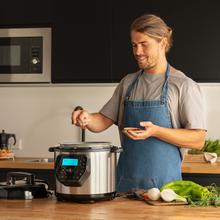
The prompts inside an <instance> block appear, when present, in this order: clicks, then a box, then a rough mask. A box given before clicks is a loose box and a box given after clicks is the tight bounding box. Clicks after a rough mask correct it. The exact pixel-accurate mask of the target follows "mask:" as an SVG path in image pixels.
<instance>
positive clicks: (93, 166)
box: [50, 142, 121, 201]
mask: <svg viewBox="0 0 220 220" xmlns="http://www.w3.org/2000/svg"><path fill="white" fill-rule="evenodd" d="M50 151H51V150H50ZM52 151H54V159H55V175H56V196H57V198H58V199H68V198H69V199H73V200H79V201H82V200H106V199H113V198H114V197H115V192H116V186H115V183H116V165H117V153H119V152H120V151H121V148H119V147H116V146H113V145H111V143H110V142H81V143H75V144H61V145H60V146H58V147H54V148H53V149H52Z"/></svg>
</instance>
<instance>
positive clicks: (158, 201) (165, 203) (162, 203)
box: [144, 199, 188, 206]
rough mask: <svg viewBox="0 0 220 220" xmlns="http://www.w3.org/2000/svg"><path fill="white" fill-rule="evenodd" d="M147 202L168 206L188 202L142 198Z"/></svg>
mask: <svg viewBox="0 0 220 220" xmlns="http://www.w3.org/2000/svg"><path fill="white" fill-rule="evenodd" d="M144 201H145V202H146V203H147V204H150V205H158V206H170V205H187V204H188V203H187V202H175V201H173V202H165V201H162V200H157V201H153V200H148V199H146V200H144Z"/></svg>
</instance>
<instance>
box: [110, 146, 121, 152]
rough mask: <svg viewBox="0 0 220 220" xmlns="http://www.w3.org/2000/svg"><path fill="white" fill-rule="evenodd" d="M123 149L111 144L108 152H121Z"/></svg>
mask: <svg viewBox="0 0 220 220" xmlns="http://www.w3.org/2000/svg"><path fill="white" fill-rule="evenodd" d="M122 151H123V149H122V147H118V146H112V147H111V150H110V152H111V153H121V152H122Z"/></svg>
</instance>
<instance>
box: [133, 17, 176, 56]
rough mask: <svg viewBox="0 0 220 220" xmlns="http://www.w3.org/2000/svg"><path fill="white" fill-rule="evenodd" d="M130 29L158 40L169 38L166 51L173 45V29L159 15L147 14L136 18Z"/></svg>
mask: <svg viewBox="0 0 220 220" xmlns="http://www.w3.org/2000/svg"><path fill="white" fill-rule="evenodd" d="M130 31H137V32H140V33H144V34H146V35H148V36H149V37H152V38H154V39H155V40H157V41H158V42H160V41H161V40H162V38H164V37H165V38H167V45H166V48H165V51H166V52H168V51H169V50H170V48H171V46H172V42H173V39H172V29H171V28H170V27H168V26H167V24H166V23H165V22H164V21H163V20H162V19H161V18H160V17H158V16H156V15H153V14H146V15H142V16H140V17H138V18H136V19H135V20H134V21H133V23H132V24H131V26H130Z"/></svg>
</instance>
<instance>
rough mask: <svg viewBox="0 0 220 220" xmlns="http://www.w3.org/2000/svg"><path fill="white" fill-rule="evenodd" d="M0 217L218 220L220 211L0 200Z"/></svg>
mask: <svg viewBox="0 0 220 220" xmlns="http://www.w3.org/2000/svg"><path fill="white" fill-rule="evenodd" d="M0 213H1V216H0V219H4V220H9V219H11V220H12V219H13V220H25V219H27V220H30V219H32V220H41V219H44V220H60V219H62V220H95V219H97V220H98V219H100V220H101V219H104V220H119V219H120V220H139V219H150V220H154V219H157V220H161V219H164V220H197V219H203V220H204V219H207V220H215V219H216V220H217V219H219V214H220V207H217V208H215V207H189V206H187V205H179V206H152V205H148V204H147V203H145V202H143V201H137V200H129V199H127V198H115V199H114V200H112V201H102V202H96V203H93V204H80V203H70V202H68V203H67V202H59V201H57V200H56V198H46V199H33V200H0Z"/></svg>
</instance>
